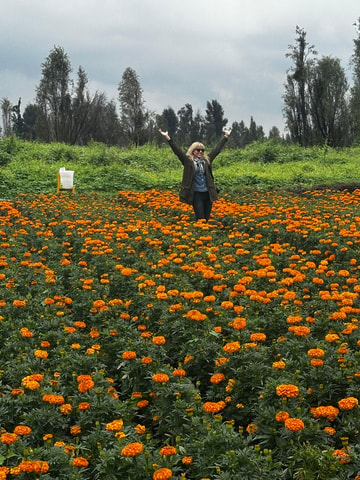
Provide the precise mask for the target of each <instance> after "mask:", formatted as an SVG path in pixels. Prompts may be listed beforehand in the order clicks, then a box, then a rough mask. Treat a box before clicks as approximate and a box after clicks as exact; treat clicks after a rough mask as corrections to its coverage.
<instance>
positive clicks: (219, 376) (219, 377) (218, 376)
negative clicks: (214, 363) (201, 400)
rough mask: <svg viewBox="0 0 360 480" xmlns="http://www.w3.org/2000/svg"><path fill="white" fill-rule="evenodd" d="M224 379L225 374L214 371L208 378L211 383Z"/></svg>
mask: <svg viewBox="0 0 360 480" xmlns="http://www.w3.org/2000/svg"><path fill="white" fill-rule="evenodd" d="M224 380H225V375H224V374H223V373H215V374H214V375H212V376H211V378H210V382H211V383H213V384H218V383H220V382H222V381H224Z"/></svg>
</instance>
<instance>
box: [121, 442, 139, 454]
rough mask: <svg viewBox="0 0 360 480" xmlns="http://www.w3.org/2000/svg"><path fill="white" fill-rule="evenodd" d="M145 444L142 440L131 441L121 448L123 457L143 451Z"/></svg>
mask: <svg viewBox="0 0 360 480" xmlns="http://www.w3.org/2000/svg"><path fill="white" fill-rule="evenodd" d="M143 448H144V445H143V444H142V443H140V442H134V443H129V444H128V445H125V447H124V448H123V449H122V450H121V455H122V456H123V457H135V456H136V455H139V454H140V453H141V452H142V451H143Z"/></svg>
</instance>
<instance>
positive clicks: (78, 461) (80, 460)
mask: <svg viewBox="0 0 360 480" xmlns="http://www.w3.org/2000/svg"><path fill="white" fill-rule="evenodd" d="M72 464H73V465H74V467H84V468H86V467H88V466H89V462H88V461H87V460H86V458H84V457H75V458H73V459H72Z"/></svg>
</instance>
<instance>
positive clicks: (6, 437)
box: [0, 432, 19, 445]
mask: <svg viewBox="0 0 360 480" xmlns="http://www.w3.org/2000/svg"><path fill="white" fill-rule="evenodd" d="M18 438H19V437H18V435H16V433H8V432H5V433H3V434H2V435H1V436H0V442H1V443H5V444H6V445H12V444H13V443H15V442H16V440H18Z"/></svg>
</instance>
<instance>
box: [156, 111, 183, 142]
mask: <svg viewBox="0 0 360 480" xmlns="http://www.w3.org/2000/svg"><path fill="white" fill-rule="evenodd" d="M157 124H158V126H159V128H161V129H162V130H164V131H168V132H169V135H170V137H175V135H176V130H177V128H178V125H179V119H178V117H177V115H176V113H175V111H174V109H173V108H171V107H168V108H165V110H163V112H162V114H161V115H159V116H158V119H157Z"/></svg>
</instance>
